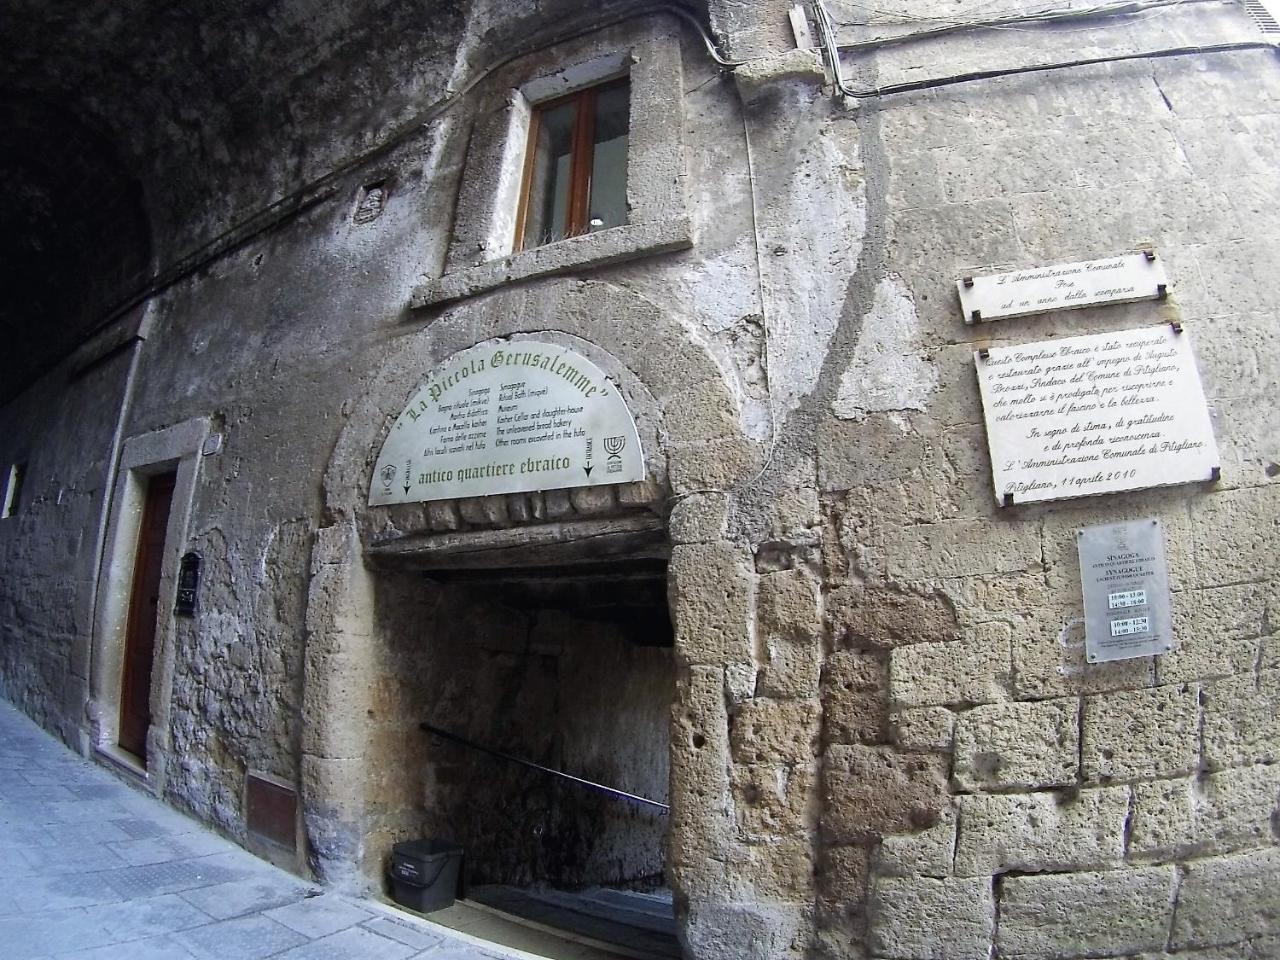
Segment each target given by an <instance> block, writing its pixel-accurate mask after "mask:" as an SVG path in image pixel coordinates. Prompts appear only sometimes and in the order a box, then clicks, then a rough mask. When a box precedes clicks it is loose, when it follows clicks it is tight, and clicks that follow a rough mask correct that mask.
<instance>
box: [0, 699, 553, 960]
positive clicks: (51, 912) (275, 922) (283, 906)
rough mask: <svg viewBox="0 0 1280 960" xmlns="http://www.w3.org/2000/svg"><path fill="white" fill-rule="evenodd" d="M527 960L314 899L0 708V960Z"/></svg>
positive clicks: (377, 907)
mask: <svg viewBox="0 0 1280 960" xmlns="http://www.w3.org/2000/svg"><path fill="white" fill-rule="evenodd" d="M529 956H530V954H525V953H520V952H518V951H508V950H506V949H504V948H501V947H494V946H489V948H488V949H481V948H479V947H478V946H476V945H475V944H474V943H473V942H470V941H467V940H465V939H462V938H460V937H457V936H456V935H455V934H453V933H452V932H451V931H447V930H444V929H443V928H441V927H438V926H436V925H434V924H429V923H425V922H423V921H421V920H419V919H417V918H416V917H413V916H411V915H408V914H403V913H399V912H398V911H395V910H393V909H391V908H389V907H385V906H383V905H382V904H377V903H371V902H368V901H360V900H352V899H349V898H346V897H340V896H337V895H334V894H327V893H324V892H323V891H322V890H321V889H320V888H318V887H316V886H315V885H314V884H309V883H306V882H304V881H302V880H299V879H298V878H297V877H294V876H292V875H291V874H288V873H285V872H284V871H282V870H278V869H276V868H275V867H273V866H271V865H270V864H268V863H265V862H264V861H262V860H259V859H258V858H257V857H254V856H252V855H251V854H249V853H247V852H245V851H244V850H242V849H241V848H240V847H238V846H236V845H235V844H233V843H231V842H230V841H227V840H224V839H223V838H221V837H219V836H217V835H215V834H214V833H212V832H211V831H209V830H208V829H206V828H204V827H202V826H201V825H200V824H198V823H196V822H195V821H193V820H190V819H188V818H187V817H185V816H183V815H181V814H179V813H178V812H176V811H174V810H173V809H171V808H169V807H167V806H165V805H164V804H162V803H160V802H158V801H156V800H154V799H152V798H151V797H149V796H147V795H145V794H143V793H141V792H139V791H137V790H134V789H132V788H131V787H129V786H127V785H125V784H123V783H121V782H120V781H119V780H117V779H116V778H115V777H114V776H112V775H111V774H110V773H108V772H107V771H106V770H104V769H102V768H101V767H98V766H96V765H95V764H92V763H90V762H88V761H86V760H84V759H82V758H81V757H79V756H77V755H76V754H74V753H72V752H71V751H70V750H68V749H66V748H65V747H64V746H63V745H62V744H61V743H59V742H58V741H57V740H55V739H53V738H52V737H50V736H49V735H48V734H46V733H45V732H44V731H43V730H41V729H40V728H39V727H37V726H36V725H35V724H34V723H32V722H31V721H30V720H29V719H27V717H26V716H24V715H23V714H22V713H20V712H19V711H18V710H17V709H15V708H14V707H13V706H12V705H11V704H9V703H8V702H6V701H4V700H0V957H3V958H5V960H55V958H56V960H72V958H74V960H116V958H123V960H192V958H196V960H259V958H263V957H274V958H280V960H418V958H421V960H489V958H512V957H529Z"/></svg>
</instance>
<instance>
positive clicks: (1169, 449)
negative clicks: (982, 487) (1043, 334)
mask: <svg viewBox="0 0 1280 960" xmlns="http://www.w3.org/2000/svg"><path fill="white" fill-rule="evenodd" d="M973 360H974V364H975V365H976V367H977V371H978V387H979V389H980V390H981V392H982V408H983V414H984V416H985V418H986V423H987V444H988V446H989V448H990V450H991V472H992V479H993V481H994V483H995V494H996V499H997V500H998V501H999V502H1001V503H1006V504H1008V503H1027V502H1033V501H1038V500H1058V499H1062V498H1065V497H1087V496H1091V495H1093V494H1099V493H1115V492H1116V491H1119V490H1137V489H1141V488H1143V487H1159V486H1167V485H1171V484H1177V483H1190V482H1195V481H1205V480H1212V479H1215V478H1216V477H1217V471H1218V465H1219V462H1218V447H1217V444H1216V443H1215V442H1214V439H1213V427H1212V426H1211V424H1210V423H1209V411H1208V408H1207V407H1206V405H1205V401H1204V392H1203V390H1202V389H1201V387H1200V376H1199V373H1198V372H1197V370H1196V362H1195V357H1194V355H1193V354H1192V352H1191V344H1190V341H1189V339H1188V336H1187V334H1185V333H1179V332H1178V330H1177V329H1176V328H1175V327H1173V326H1172V325H1166V326H1160V327H1143V328H1141V329H1137V330H1122V331H1119V332H1118V333H1101V334H1094V335H1091V336H1086V337H1068V338H1065V339H1062V340H1044V341H1041V342H1039V343H1029V344H1025V345H1023V346H1019V347H993V348H991V349H990V350H989V351H981V350H980V351H978V352H977V353H975V354H974V355H973Z"/></svg>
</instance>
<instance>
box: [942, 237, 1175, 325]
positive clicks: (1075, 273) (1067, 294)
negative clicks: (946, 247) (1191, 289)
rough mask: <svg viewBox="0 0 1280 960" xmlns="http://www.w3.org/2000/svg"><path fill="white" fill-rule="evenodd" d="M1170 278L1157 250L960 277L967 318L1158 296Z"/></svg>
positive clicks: (959, 288)
mask: <svg viewBox="0 0 1280 960" xmlns="http://www.w3.org/2000/svg"><path fill="white" fill-rule="evenodd" d="M1167 283H1168V280H1167V279H1166V278H1165V275H1164V265H1163V264H1162V263H1161V262H1160V258H1159V257H1158V256H1156V255H1155V254H1154V253H1152V254H1146V253H1133V254H1126V255H1124V256H1119V257H1108V258H1107V259H1105V260H1087V261H1084V262H1081V263H1062V264H1058V265H1056V266H1051V267H1033V268H1032V269H1030V270H1015V271H1014V272H1012V273H997V274H992V275H991V276H986V277H966V278H965V279H963V280H957V281H956V290H957V291H958V292H959V294H960V306H961V309H963V310H964V321H965V323H979V322H982V321H986V320H1001V319H1005V318H1008V317H1025V316H1027V315H1028V314H1033V313H1046V312H1048V311H1050V310H1071V309H1074V308H1076V307H1095V306H1097V305H1099V304H1103V303H1132V302H1133V301H1135V300H1158V299H1160V298H1162V297H1163V296H1164V292H1165V289H1166V285H1167Z"/></svg>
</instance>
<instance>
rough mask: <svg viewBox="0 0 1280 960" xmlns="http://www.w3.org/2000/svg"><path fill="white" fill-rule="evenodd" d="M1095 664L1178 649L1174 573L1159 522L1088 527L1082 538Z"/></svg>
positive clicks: (1089, 644) (1088, 650) (1088, 647)
mask: <svg viewBox="0 0 1280 960" xmlns="http://www.w3.org/2000/svg"><path fill="white" fill-rule="evenodd" d="M1076 542H1077V545H1078V546H1079V550H1080V584H1081V586H1082V587H1083V589H1084V624H1085V626H1084V644H1085V654H1086V656H1087V657H1088V658H1089V662H1090V663H1105V662H1107V661H1109V660H1127V659H1130V658H1132V657H1149V656H1152V655H1153V654H1157V653H1168V652H1169V651H1171V650H1172V649H1173V618H1172V616H1171V615H1170V603H1169V568H1168V565H1167V563H1166V562H1165V554H1164V529H1163V527H1161V525H1160V521H1159V520H1153V519H1150V518H1148V519H1146V520H1130V521H1127V522H1124V523H1109V524H1105V525H1102V526H1096V527H1085V528H1083V529H1082V530H1080V531H1079V532H1078V533H1077V534H1076Z"/></svg>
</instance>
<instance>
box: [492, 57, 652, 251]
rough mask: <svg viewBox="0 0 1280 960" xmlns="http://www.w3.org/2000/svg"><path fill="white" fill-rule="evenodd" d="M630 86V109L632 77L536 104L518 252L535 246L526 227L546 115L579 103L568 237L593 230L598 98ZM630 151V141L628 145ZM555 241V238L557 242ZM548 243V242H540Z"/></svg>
mask: <svg viewBox="0 0 1280 960" xmlns="http://www.w3.org/2000/svg"><path fill="white" fill-rule="evenodd" d="M622 86H625V87H627V88H628V98H627V99H628V109H630V86H631V78H630V77H629V76H622V77H615V78H614V79H612V80H606V81H604V82H603V83H597V84H593V85H592V86H589V87H584V88H583V89H581V90H575V91H574V92H573V93H567V94H565V95H564V96H563V97H556V98H555V99H554V100H544V101H543V102H542V103H538V104H535V105H534V108H533V112H532V114H531V115H530V117H529V134H528V137H527V138H526V141H525V142H526V144H527V146H526V147H525V157H524V174H523V176H522V178H521V181H520V202H519V204H518V205H517V207H516V240H515V250H514V252H519V251H522V250H531V249H534V247H529V246H526V244H525V228H526V226H527V225H528V222H529V194H530V192H531V190H532V188H533V171H534V167H535V166H537V162H538V150H537V146H538V133H539V128H540V126H541V123H542V115H543V113H545V112H546V111H548V110H554V109H555V108H556V107H561V106H564V105H565V104H567V103H576V104H577V108H578V109H577V112H576V114H575V116H574V121H573V144H572V147H571V148H570V153H569V158H570V159H569V190H568V203H569V209H568V212H567V214H566V216H565V222H564V239H566V240H567V239H569V238H570V237H577V236H581V235H583V234H585V233H588V232H589V229H588V228H589V227H590V215H591V168H592V165H593V164H594V162H595V131H596V99H597V97H598V96H599V94H601V93H602V92H605V91H607V90H612V89H614V88H615V87H622ZM627 148H628V150H630V143H628V145H627ZM553 242H555V241H553ZM536 246H545V244H536V245H535V247H536Z"/></svg>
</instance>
